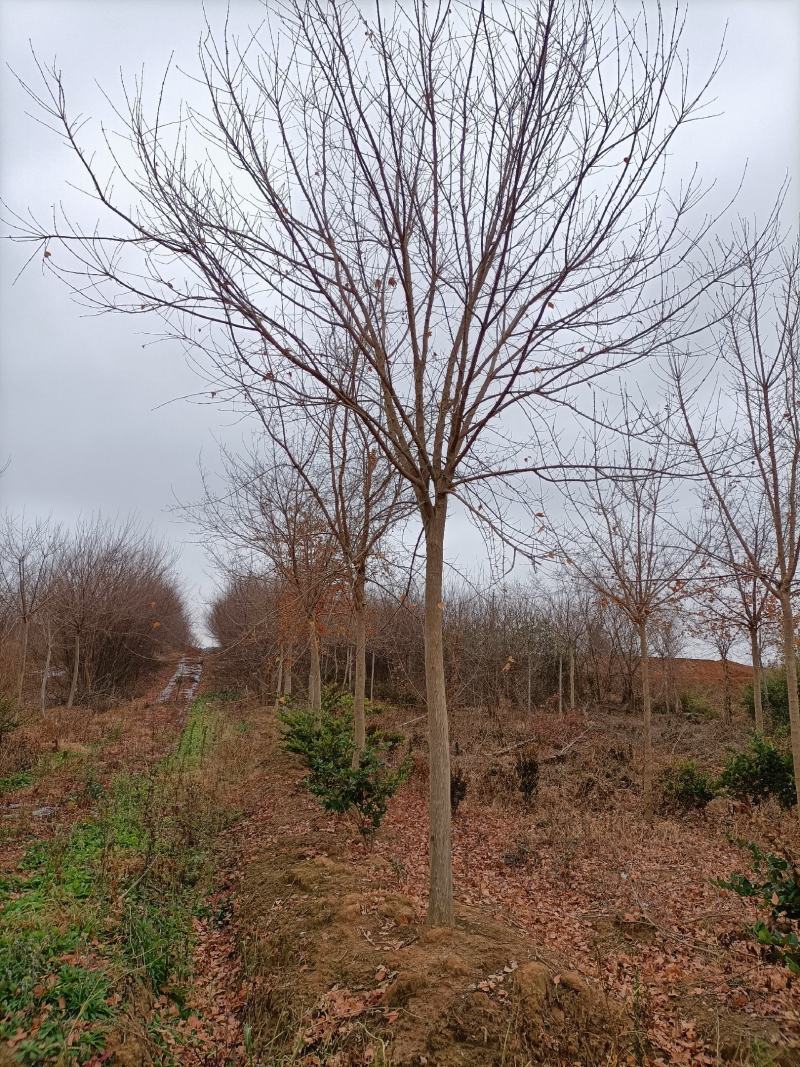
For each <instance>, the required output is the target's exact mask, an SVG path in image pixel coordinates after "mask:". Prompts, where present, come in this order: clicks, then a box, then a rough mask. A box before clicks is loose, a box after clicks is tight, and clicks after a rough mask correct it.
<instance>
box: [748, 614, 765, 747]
mask: <svg viewBox="0 0 800 1067" xmlns="http://www.w3.org/2000/svg"><path fill="white" fill-rule="evenodd" d="M750 655H751V657H752V661H753V714H754V718H755V728H756V733H757V734H763V733H765V729H764V702H763V701H762V699H761V649H760V648H759V642H758V630H757V629H756V628H755V627H753V628H752V629H751V630H750Z"/></svg>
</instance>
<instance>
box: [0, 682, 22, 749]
mask: <svg viewBox="0 0 800 1067" xmlns="http://www.w3.org/2000/svg"><path fill="white" fill-rule="evenodd" d="M18 726H19V709H18V708H17V705H16V702H15V701H13V700H12V699H11V698H10V697H6V696H3V695H2V693H0V745H2V743H3V741H5V739H6V737H7V736H8V734H10V733H13V731H14V730H16V728H17V727H18Z"/></svg>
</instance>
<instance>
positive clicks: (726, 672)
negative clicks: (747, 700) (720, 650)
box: [721, 656, 733, 726]
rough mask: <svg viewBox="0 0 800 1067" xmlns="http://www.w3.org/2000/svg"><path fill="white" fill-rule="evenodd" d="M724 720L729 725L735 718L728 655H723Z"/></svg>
mask: <svg viewBox="0 0 800 1067" xmlns="http://www.w3.org/2000/svg"><path fill="white" fill-rule="evenodd" d="M721 658H722V721H723V722H724V723H726V724H727V725H728V726H729V725H730V723H731V721H732V719H733V708H732V707H731V668H730V663H729V661H728V657H727V656H722V657H721Z"/></svg>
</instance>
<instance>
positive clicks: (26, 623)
mask: <svg viewBox="0 0 800 1067" xmlns="http://www.w3.org/2000/svg"><path fill="white" fill-rule="evenodd" d="M30 629H31V620H30V617H29V616H26V617H25V619H24V620H23V624H22V661H21V663H20V665H19V678H18V679H17V703H18V704H21V703H22V696H23V693H24V691H25V667H26V666H27V663H28V635H29V633H30Z"/></svg>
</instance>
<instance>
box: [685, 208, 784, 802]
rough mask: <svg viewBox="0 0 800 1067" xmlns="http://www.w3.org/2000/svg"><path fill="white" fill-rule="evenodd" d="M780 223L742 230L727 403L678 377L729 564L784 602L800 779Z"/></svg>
mask: <svg viewBox="0 0 800 1067" xmlns="http://www.w3.org/2000/svg"><path fill="white" fill-rule="evenodd" d="M778 225H779V224H778V220H777V219H775V220H774V222H773V225H772V227H771V228H770V229H769V230H767V231H766V232H765V233H763V234H760V235H756V236H754V235H753V234H752V233H751V231H750V230H749V228H748V227H746V226H743V228H742V234H741V248H742V252H743V257H742V258H743V263H742V265H741V267H740V268H739V269H738V270H737V272H736V273H735V274H734V275H733V276H732V277H731V278H730V279H728V280H727V281H725V282H724V283H721V284H720V287H719V289H718V291H717V301H718V305H719V310H720V312H721V313H723V314H722V315H721V318H720V323H721V324H720V326H719V327H718V329H717V334H716V355H717V361H718V368H719V372H720V379H721V380H720V387H721V391H722V398H723V399H722V402H721V404H720V406H719V407H718V408H717V409H715V410H712V411H709V409H708V406H707V405H706V407H703V405H702V402H701V401H702V392H701V391H700V389H699V387H698V386H696V385H694V384H693V379H692V362H691V360H690V359H688V358H680V357H678V356H676V357H675V358H674V359H673V362H672V375H673V382H674V385H675V392H676V395H677V398H678V403H679V414H680V416H681V420H682V423H683V425H682V427H681V430H682V431H684V434H685V443H686V446H687V448H688V449H689V450H690V452H691V454H692V455H693V456H694V458H695V459H696V461H697V464H698V466H699V468H700V471H701V472H702V474H703V475H704V477H705V479H706V483H707V486H708V490H709V493H710V495H711V497H712V499H713V501H714V503H715V505H716V506H717V508H718V509H719V512H720V514H721V516H722V519H723V522H724V528H725V530H726V535H727V537H728V538H729V540H730V542H731V545H732V546H733V545H735V547H736V552H735V553H733V552H730V551H726V552H725V554H724V555H723V558H724V559H725V560H726V561H730V560H731V557H732V556H734V557H736V558H735V559H734V560H733V562H734V563H735V568H734V569H735V571H736V572H738V573H739V574H740V575H741V576H742V578H743V579H744V581H745V582H747V581H750V580H751V579H757V581H758V582H759V583H760V585H761V586H762V587H763V588H764V589H765V590H766V591H767V592H768V593H770V594H771V595H772V596H774V597H775V598H776V600H777V601H778V604H779V605H780V614H781V623H782V645H783V658H784V662H785V665H786V682H787V690H788V704H789V722H790V727H791V737H792V757H793V761H794V769H795V774H796V775H800V706H799V703H798V687H797V645H796V638H795V633H796V626H797V624H796V618H795V609H794V604H793V599H794V596H795V594H796V590H797V581H798V567H800V239H795V241H794V243H793V244H791V245H783V244H782V243H781V240H780V233H779V229H778ZM731 399H732V400H733V403H734V407H733V410H732V411H731V410H730V400H731ZM754 514H763V516H764V521H765V522H766V523H767V531H766V536H765V538H760V537H754V535H753V515H754ZM765 542H766V546H768V548H766V546H765ZM765 548H766V551H765ZM773 553H774V556H773ZM749 596H750V594H749V593H748V597H749ZM762 603H763V602H762ZM797 810H798V815H800V806H798V809H797Z"/></svg>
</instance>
